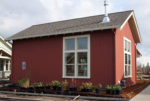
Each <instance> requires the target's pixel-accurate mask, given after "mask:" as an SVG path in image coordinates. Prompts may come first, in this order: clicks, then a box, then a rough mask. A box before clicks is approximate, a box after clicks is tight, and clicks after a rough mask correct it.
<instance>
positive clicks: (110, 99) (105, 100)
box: [0, 91, 130, 101]
mask: <svg viewBox="0 0 150 101" xmlns="http://www.w3.org/2000/svg"><path fill="white" fill-rule="evenodd" d="M0 93H2V94H15V95H28V96H45V97H57V98H58V97H59V98H75V97H76V96H71V95H56V94H42V93H27V92H11V91H0ZM18 99H20V98H18ZM79 99H86V100H103V101H129V100H130V99H126V98H113V97H93V96H80V97H79Z"/></svg>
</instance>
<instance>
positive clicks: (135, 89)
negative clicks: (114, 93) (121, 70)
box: [120, 80, 150, 98]
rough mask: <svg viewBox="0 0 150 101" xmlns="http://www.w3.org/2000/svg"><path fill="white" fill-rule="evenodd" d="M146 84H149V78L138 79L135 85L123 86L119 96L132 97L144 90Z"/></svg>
mask: <svg viewBox="0 0 150 101" xmlns="http://www.w3.org/2000/svg"><path fill="white" fill-rule="evenodd" d="M148 85H150V80H138V81H137V83H136V84H135V85H132V86H130V87H127V88H125V89H124V90H123V94H121V95H120V96H121V97H123V98H133V97H134V96H136V95H137V94H138V93H140V92H141V91H142V90H144V89H145V88H146V87H147V86H148Z"/></svg>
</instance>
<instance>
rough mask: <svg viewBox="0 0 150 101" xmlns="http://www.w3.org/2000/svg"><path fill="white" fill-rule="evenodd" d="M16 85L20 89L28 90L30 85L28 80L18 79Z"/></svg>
mask: <svg viewBox="0 0 150 101" xmlns="http://www.w3.org/2000/svg"><path fill="white" fill-rule="evenodd" d="M18 84H19V86H20V87H24V88H28V87H29V85H30V79H29V78H23V79H19V80H18Z"/></svg>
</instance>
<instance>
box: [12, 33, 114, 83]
mask: <svg viewBox="0 0 150 101" xmlns="http://www.w3.org/2000/svg"><path fill="white" fill-rule="evenodd" d="M89 33H90V34H91V35H90V39H91V41H90V42H91V43H90V44H91V67H90V68H91V78H90V79H76V80H75V81H74V83H76V85H80V84H81V83H82V82H86V81H90V82H93V83H94V84H98V83H102V84H103V85H104V86H105V85H107V84H114V83H115V69H114V68H115V54H114V53H115V49H114V48H115V46H114V45H115V40H114V38H115V36H114V33H113V32H112V30H106V31H97V32H89ZM89 33H82V34H89ZM66 36H68V35H66ZM62 49H63V36H51V37H42V38H35V39H26V40H16V41H14V42H13V48H12V51H13V55H12V75H11V82H13V83H16V82H17V80H18V78H23V77H25V76H28V77H30V80H31V82H32V83H33V82H44V83H49V82H51V81H52V80H60V81H61V80H63V79H62V62H63V60H62V52H63V51H62ZM22 61H26V62H27V69H26V70H25V71H23V70H22V64H21V63H22ZM67 80H68V81H69V82H70V84H73V82H72V80H71V79H67Z"/></svg>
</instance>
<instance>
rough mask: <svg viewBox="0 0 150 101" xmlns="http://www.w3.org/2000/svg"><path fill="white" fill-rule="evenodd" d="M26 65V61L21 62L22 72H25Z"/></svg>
mask: <svg viewBox="0 0 150 101" xmlns="http://www.w3.org/2000/svg"><path fill="white" fill-rule="evenodd" d="M26 65H27V63H26V61H23V62H22V70H25V69H26Z"/></svg>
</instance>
